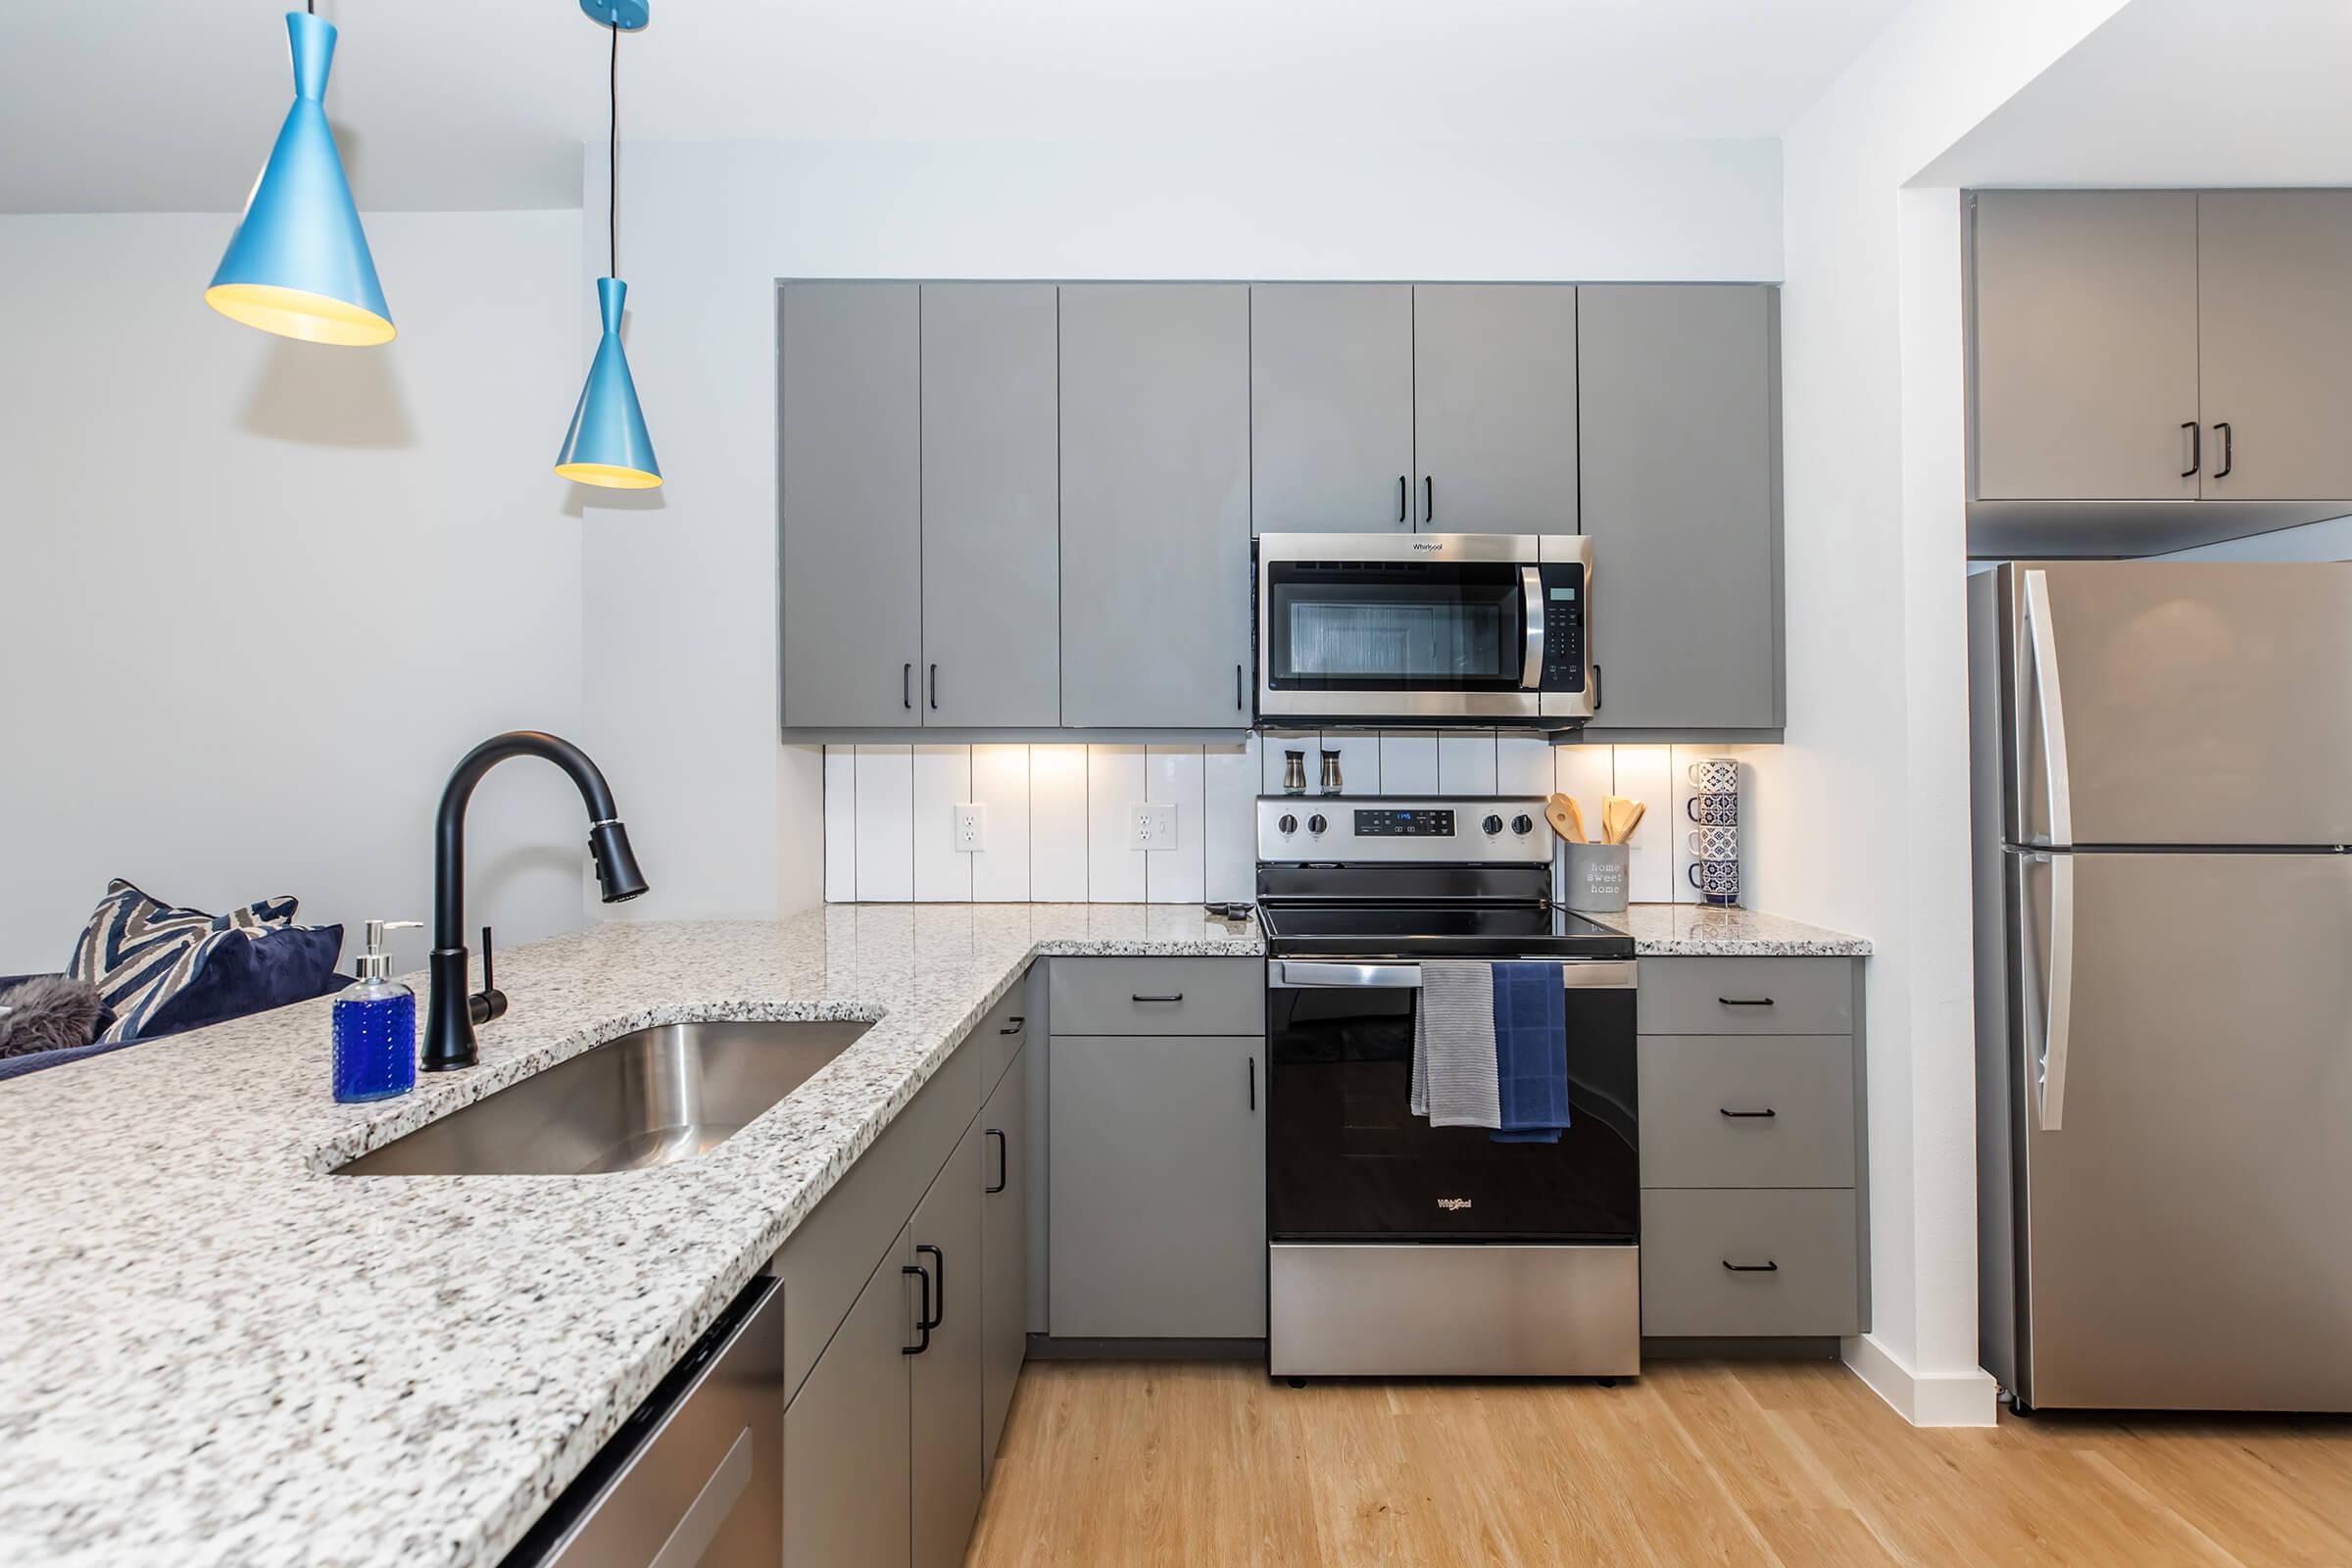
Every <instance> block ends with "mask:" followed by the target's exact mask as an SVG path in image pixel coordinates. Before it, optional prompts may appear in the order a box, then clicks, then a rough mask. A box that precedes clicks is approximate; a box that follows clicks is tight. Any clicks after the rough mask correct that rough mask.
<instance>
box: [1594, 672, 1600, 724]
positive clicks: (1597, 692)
mask: <svg viewBox="0 0 2352 1568" xmlns="http://www.w3.org/2000/svg"><path fill="white" fill-rule="evenodd" d="M1593 711H1594V712H1595V713H1597V712H1599V711H1600V666H1599V665H1598V664H1594V665H1593Z"/></svg>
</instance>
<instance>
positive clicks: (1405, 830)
mask: <svg viewBox="0 0 2352 1568" xmlns="http://www.w3.org/2000/svg"><path fill="white" fill-rule="evenodd" d="M1355 836H1356V837H1357V838H1360V839H1384V838H1385V839H1449V838H1451V837H1453V813H1452V812H1451V811H1449V810H1446V811H1438V810H1426V809H1424V810H1411V811H1395V810H1391V811H1364V810H1359V811H1357V812H1356V813H1355Z"/></svg>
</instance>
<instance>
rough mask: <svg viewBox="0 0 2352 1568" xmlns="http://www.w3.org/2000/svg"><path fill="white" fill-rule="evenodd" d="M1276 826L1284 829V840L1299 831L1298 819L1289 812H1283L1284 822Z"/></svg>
mask: <svg viewBox="0 0 2352 1568" xmlns="http://www.w3.org/2000/svg"><path fill="white" fill-rule="evenodd" d="M1274 825H1275V826H1276V827H1278V828H1280V829H1282V835H1283V837H1284V838H1289V837H1290V836H1291V835H1292V834H1294V833H1296V832H1298V831H1299V819H1298V818H1297V817H1295V816H1293V815H1292V814H1291V813H1290V812H1288V811H1285V812H1283V813H1282V820H1281V821H1279V822H1277V823H1275V824H1274Z"/></svg>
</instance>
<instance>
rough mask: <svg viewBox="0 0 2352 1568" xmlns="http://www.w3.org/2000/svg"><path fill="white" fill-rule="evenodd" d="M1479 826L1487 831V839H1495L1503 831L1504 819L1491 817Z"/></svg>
mask: <svg viewBox="0 0 2352 1568" xmlns="http://www.w3.org/2000/svg"><path fill="white" fill-rule="evenodd" d="M1478 825H1479V826H1480V827H1482V828H1485V829H1486V830H1487V837H1489V838H1493V837H1494V836H1495V834H1497V833H1499V832H1501V831H1502V818H1501V817H1499V816H1492V815H1490V816H1489V817H1488V818H1487V819H1486V820H1485V821H1483V822H1481V823H1479V824H1478Z"/></svg>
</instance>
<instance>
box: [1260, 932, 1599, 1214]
mask: <svg viewBox="0 0 2352 1568" xmlns="http://www.w3.org/2000/svg"><path fill="white" fill-rule="evenodd" d="M1561 967H1562V972H1563V974H1564V977H1565V979H1566V983H1567V988H1568V989H1567V1002H1568V1016H1567V1034H1568V1113H1569V1122H1570V1125H1569V1127H1568V1130H1567V1131H1566V1132H1564V1133H1562V1134H1561V1135H1560V1141H1559V1142H1558V1143H1556V1144H1498V1143H1495V1142H1494V1141H1493V1140H1492V1139H1491V1138H1489V1137H1488V1135H1487V1132H1486V1130H1485V1129H1484V1128H1477V1127H1432V1126H1431V1125H1430V1124H1429V1123H1428V1121H1427V1120H1425V1119H1424V1118H1422V1117H1418V1116H1415V1115H1413V1114H1412V1111H1411V1109H1410V1100H1411V1093H1412V1062H1413V1016H1414V1011H1415V1008H1416V1007H1417V1006H1418V1005H1419V1002H1420V996H1421V993H1420V989H1419V988H1420V978H1421V977H1420V970H1419V967H1418V966H1417V965H1415V964H1412V963H1346V962H1324V961H1310V960H1305V959H1297V958H1278V959H1276V960H1274V961H1273V962H1272V963H1271V964H1269V965H1268V966H1267V1002H1266V1037H1267V1038H1266V1053H1267V1056H1266V1059H1267V1063H1268V1067H1267V1078H1268V1110H1269V1112H1270V1115H1269V1119H1268V1123H1267V1140H1268V1142H1267V1189H1268V1192H1267V1203H1268V1223H1269V1228H1270V1230H1271V1233H1272V1238H1273V1240H1275V1241H1277V1242H1537V1241H1541V1242H1548V1243H1564V1242H1587V1243H1594V1242H1598V1243H1608V1242H1628V1243H1630V1242H1632V1241H1634V1240H1635V1239H1636V1237H1637V1235H1638V1234H1639V1232H1640V1228H1641V1227H1640V1211H1641V1197H1642V1191H1641V1189H1642V1169H1641V1160H1640V1156H1639V1152H1638V1149H1637V1146H1636V1132H1635V1119H1634V1111H1635V1103H1634V1102H1635V1090H1634V1085H1635V1057H1634V1053H1635V1041H1634V1034H1635V1026H1634V977H1635V965H1634V964H1633V963H1632V962H1631V961H1629V960H1625V959H1571V960H1567V961H1565V962H1564V963H1563V964H1562V965H1561Z"/></svg>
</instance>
